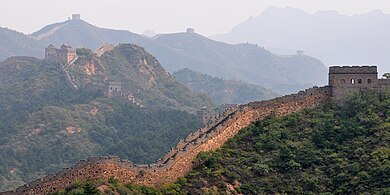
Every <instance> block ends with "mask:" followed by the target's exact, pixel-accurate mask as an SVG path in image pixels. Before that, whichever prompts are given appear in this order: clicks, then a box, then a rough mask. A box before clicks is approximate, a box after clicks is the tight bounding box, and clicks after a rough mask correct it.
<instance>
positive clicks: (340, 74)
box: [329, 66, 379, 101]
mask: <svg viewBox="0 0 390 195" xmlns="http://www.w3.org/2000/svg"><path fill="white" fill-rule="evenodd" d="M329 86H331V88H332V98H333V100H336V101H344V100H345V99H346V98H347V97H348V95H350V94H353V93H358V92H360V91H362V90H375V91H377V90H378V88H379V84H378V71H377V67H376V66H341V67H340V66H332V67H330V68H329Z"/></svg>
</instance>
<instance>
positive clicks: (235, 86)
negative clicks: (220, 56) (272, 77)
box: [173, 68, 277, 104]
mask: <svg viewBox="0 0 390 195" xmlns="http://www.w3.org/2000/svg"><path fill="white" fill-rule="evenodd" d="M173 76H174V77H175V78H176V79H177V80H179V81H180V82H182V83H183V84H184V85H185V86H187V87H188V88H190V89H191V90H192V91H193V92H196V93H201V94H205V95H207V96H209V97H211V99H212V100H213V102H215V103H217V104H244V103H247V102H252V101H255V100H267V99H271V98H273V97H276V96H277V94H275V93H273V92H272V91H270V90H268V89H266V88H264V87H261V86H258V85H253V84H249V83H245V82H240V81H234V80H224V79H221V78H216V77H212V76H209V75H207V74H202V73H199V72H195V71H192V70H190V69H187V68H185V69H182V70H179V71H176V72H174V73H173Z"/></svg>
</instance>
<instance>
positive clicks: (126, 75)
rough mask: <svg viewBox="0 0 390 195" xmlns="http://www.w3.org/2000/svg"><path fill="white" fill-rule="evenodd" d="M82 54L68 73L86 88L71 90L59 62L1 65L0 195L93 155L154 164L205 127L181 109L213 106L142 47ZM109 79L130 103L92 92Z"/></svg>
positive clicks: (17, 61) (22, 61)
mask: <svg viewBox="0 0 390 195" xmlns="http://www.w3.org/2000/svg"><path fill="white" fill-rule="evenodd" d="M78 53H79V54H80V57H79V58H78V59H77V60H76V62H75V63H74V64H73V65H71V66H70V68H69V72H70V73H71V75H72V77H73V78H74V80H75V82H76V83H77V84H78V85H79V86H80V90H73V89H71V88H70V87H69V85H68V84H67V82H66V81H67V80H66V77H65V75H64V74H62V73H61V71H60V70H59V68H58V64H55V63H50V62H47V61H44V60H39V59H36V58H32V57H12V58H9V59H7V60H5V61H4V62H1V63H0V113H1V114H0V135H1V137H0V192H1V191H4V190H10V189H13V188H16V187H17V186H20V185H22V184H24V183H25V182H28V181H31V180H34V179H37V178H40V177H43V176H44V175H47V174H48V173H51V172H57V171H58V170H60V169H61V168H63V167H68V166H70V165H71V164H74V163H75V162H77V161H79V160H81V159H85V158H87V157H90V156H102V155H119V156H121V157H122V158H125V159H130V160H132V161H133V162H137V163H151V162H154V161H156V160H157V158H159V157H160V156H162V155H163V154H164V153H166V152H167V151H169V149H170V148H172V147H173V146H174V144H175V143H177V142H178V141H179V139H182V138H183V137H184V136H186V135H188V134H189V133H190V132H191V131H194V130H195V129H197V128H199V127H200V124H199V123H198V122H197V120H196V117H195V116H194V115H193V114H191V113H189V112H185V111H180V110H188V111H195V110H197V109H199V108H201V107H203V106H208V105H209V103H208V102H207V101H204V100H203V99H201V98H199V97H197V96H196V95H194V93H192V92H191V91H190V90H189V89H188V88H186V87H185V86H183V85H182V84H180V83H179V82H178V81H177V80H175V79H174V78H173V77H172V76H171V75H170V74H168V73H167V72H165V70H164V69H163V68H162V66H161V65H160V64H159V63H158V61H157V60H156V59H155V58H154V57H153V56H151V55H150V54H149V53H147V52H146V51H145V50H144V49H143V48H141V47H139V46H136V45H131V44H122V45H119V46H117V47H115V48H114V49H113V50H112V51H109V52H107V53H105V54H104V55H103V56H102V57H97V56H95V55H92V54H91V53H89V52H88V50H86V49H81V50H80V49H79V50H78ZM109 80H114V81H120V82H122V90H123V93H124V97H125V99H128V98H131V99H129V101H116V100H115V99H109V98H106V97H105V96H104V95H103V92H104V91H103V90H104V88H100V89H101V91H99V90H93V89H98V88H97V87H99V86H104V82H105V81H109ZM91 85H92V87H91ZM130 94H131V95H130ZM133 99H135V101H136V102H139V103H141V104H142V105H144V106H145V107H143V108H140V107H139V106H137V105H135V104H134V103H132V100H133Z"/></svg>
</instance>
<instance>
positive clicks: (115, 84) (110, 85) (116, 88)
mask: <svg viewBox="0 0 390 195" xmlns="http://www.w3.org/2000/svg"><path fill="white" fill-rule="evenodd" d="M115 95H122V83H121V82H119V81H107V82H106V96H107V97H108V98H112V97H114V96H115Z"/></svg>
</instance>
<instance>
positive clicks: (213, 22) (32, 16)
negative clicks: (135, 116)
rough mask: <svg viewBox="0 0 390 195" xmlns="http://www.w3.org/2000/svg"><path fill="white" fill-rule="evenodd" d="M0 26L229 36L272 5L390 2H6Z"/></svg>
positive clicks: (342, 8) (351, 8)
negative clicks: (82, 25)
mask: <svg viewBox="0 0 390 195" xmlns="http://www.w3.org/2000/svg"><path fill="white" fill-rule="evenodd" d="M0 2H1V6H0V26H1V27H8V28H11V29H14V30H18V31H21V32H24V33H32V32H34V31H37V30H39V29H40V28H42V27H43V26H45V25H47V24H51V23H54V22H60V21H64V20H66V19H67V18H68V17H69V16H70V15H71V14H72V13H80V14H81V17H82V19H84V20H86V21H88V22H89V23H92V24H94V25H97V26H99V27H107V28H114V29H125V30H130V31H132V32H136V33H142V32H144V31H145V30H154V31H156V32H157V33H163V32H178V31H184V30H185V29H186V28H187V27H194V28H195V30H196V31H197V32H198V33H201V34H203V35H213V34H218V33H224V32H229V31H230V30H231V29H232V27H234V26H235V25H237V24H239V23H241V22H243V21H245V20H246V19H247V18H249V17H250V16H258V15H260V13H261V12H262V11H263V10H264V9H266V8H267V7H269V6H271V5H275V6H279V7H287V6H288V7H295V8H299V9H302V10H304V11H307V12H310V13H314V12H316V11H318V10H337V11H339V12H340V13H343V14H347V15H352V14H358V13H365V12H368V11H372V10H375V9H381V10H383V11H384V12H386V13H390V0H273V1H269V0H1V1H0Z"/></svg>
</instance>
